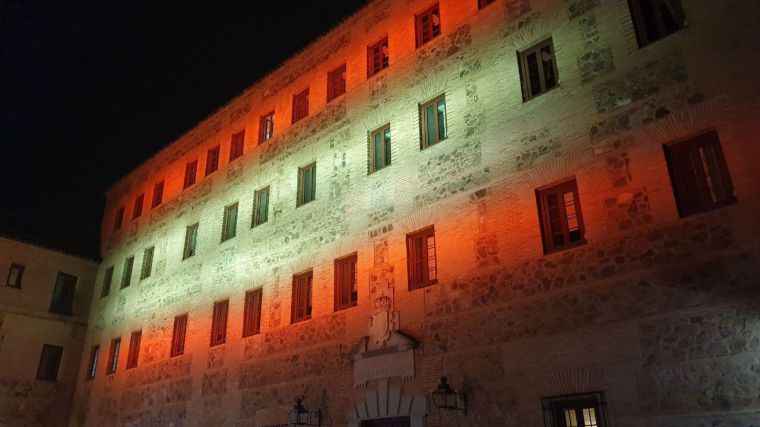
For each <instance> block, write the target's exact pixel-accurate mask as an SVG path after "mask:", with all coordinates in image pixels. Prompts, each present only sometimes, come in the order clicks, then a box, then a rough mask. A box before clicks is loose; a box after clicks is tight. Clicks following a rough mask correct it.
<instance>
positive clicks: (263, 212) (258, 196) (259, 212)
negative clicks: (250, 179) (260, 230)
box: [252, 187, 269, 227]
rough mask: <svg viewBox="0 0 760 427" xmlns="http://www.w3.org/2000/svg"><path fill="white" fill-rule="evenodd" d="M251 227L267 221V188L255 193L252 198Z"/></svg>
mask: <svg viewBox="0 0 760 427" xmlns="http://www.w3.org/2000/svg"><path fill="white" fill-rule="evenodd" d="M253 199H254V200H253V225H252V226H253V227H255V226H257V225H261V224H264V223H265V222H267V221H268V220H269V187H265V188H262V189H261V190H258V191H256V193H255V194H254V196H253Z"/></svg>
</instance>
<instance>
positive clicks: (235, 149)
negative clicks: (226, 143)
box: [230, 129, 245, 162]
mask: <svg viewBox="0 0 760 427" xmlns="http://www.w3.org/2000/svg"><path fill="white" fill-rule="evenodd" d="M244 150H245V129H243V130H241V131H240V132H237V133H236V134H234V135H232V141H230V162H233V161H235V160H236V159H239V158H240V157H242V156H243V151H244Z"/></svg>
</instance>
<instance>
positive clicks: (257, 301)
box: [243, 288, 263, 338]
mask: <svg viewBox="0 0 760 427" xmlns="http://www.w3.org/2000/svg"><path fill="white" fill-rule="evenodd" d="M262 295H263V291H262V289H261V288H259V289H254V290H252V291H248V292H246V293H245V307H244V309H243V338H246V337H250V336H252V335H256V334H258V333H259V332H261V299H262Z"/></svg>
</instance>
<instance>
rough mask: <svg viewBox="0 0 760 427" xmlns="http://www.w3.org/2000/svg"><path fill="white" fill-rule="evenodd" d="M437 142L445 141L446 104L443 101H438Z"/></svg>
mask: <svg viewBox="0 0 760 427" xmlns="http://www.w3.org/2000/svg"><path fill="white" fill-rule="evenodd" d="M437 123H438V140H439V141H443V140H444V139H446V102H445V101H444V100H440V101H438V117H437Z"/></svg>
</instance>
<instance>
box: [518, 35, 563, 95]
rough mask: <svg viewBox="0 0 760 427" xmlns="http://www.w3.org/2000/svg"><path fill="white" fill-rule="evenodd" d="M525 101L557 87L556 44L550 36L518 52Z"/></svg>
mask: <svg viewBox="0 0 760 427" xmlns="http://www.w3.org/2000/svg"><path fill="white" fill-rule="evenodd" d="M517 61H518V63H519V68H520V81H521V84H522V94H523V101H528V100H530V99H533V98H535V97H537V96H538V95H541V94H542V93H544V92H546V91H548V90H550V89H553V88H555V87H557V80H558V78H557V60H556V58H555V57H554V44H553V43H552V39H551V38H548V39H546V40H544V41H542V42H541V43H539V44H537V45H535V46H533V47H531V48H530V49H527V50H524V51H522V52H518V53H517Z"/></svg>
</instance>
